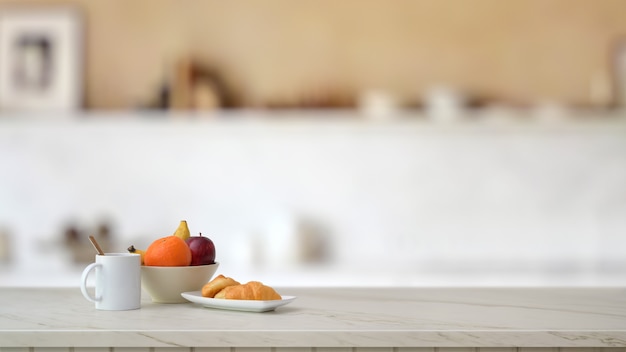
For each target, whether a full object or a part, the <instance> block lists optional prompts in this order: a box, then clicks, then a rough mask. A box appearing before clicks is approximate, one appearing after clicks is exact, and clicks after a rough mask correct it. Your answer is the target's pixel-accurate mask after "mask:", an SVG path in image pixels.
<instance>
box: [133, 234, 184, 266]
mask: <svg viewBox="0 0 626 352" xmlns="http://www.w3.org/2000/svg"><path fill="white" fill-rule="evenodd" d="M143 262H144V264H145V265H148V266H187V265H189V264H191V250H190V249H189V246H188V245H187V243H186V242H185V241H184V240H182V239H181V238H180V237H177V236H165V237H162V238H159V239H158V240H156V241H154V242H152V244H151V245H150V246H148V248H147V249H146V253H145V254H144V257H143Z"/></svg>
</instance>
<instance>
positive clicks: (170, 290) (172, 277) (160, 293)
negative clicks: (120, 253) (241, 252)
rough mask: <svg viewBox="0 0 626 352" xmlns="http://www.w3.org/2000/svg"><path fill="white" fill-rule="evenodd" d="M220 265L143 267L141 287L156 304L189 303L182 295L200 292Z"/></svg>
mask: <svg viewBox="0 0 626 352" xmlns="http://www.w3.org/2000/svg"><path fill="white" fill-rule="evenodd" d="M218 266H219V263H217V262H216V263H214V264H209V265H192V266H147V265H142V266H141V287H143V289H144V290H145V291H146V292H147V293H148V294H149V295H150V297H151V298H152V302H155V303H187V302H189V301H187V300H186V299H185V298H183V297H182V296H181V295H180V294H181V293H183V292H188V291H198V290H201V289H202V286H204V284H206V283H207V282H209V281H210V280H211V278H212V277H213V275H214V274H215V271H216V270H217V267H218Z"/></svg>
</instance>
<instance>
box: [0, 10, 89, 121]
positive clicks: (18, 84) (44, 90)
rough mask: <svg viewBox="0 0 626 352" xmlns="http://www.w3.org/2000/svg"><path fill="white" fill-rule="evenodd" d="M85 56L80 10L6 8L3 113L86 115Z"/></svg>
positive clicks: (1, 20)
mask: <svg viewBox="0 0 626 352" xmlns="http://www.w3.org/2000/svg"><path fill="white" fill-rule="evenodd" d="M82 56H83V47H82V24H81V16H80V13H79V11H78V10H77V9H75V8H70V7H46V8H36V7H28V8H0V111H2V112H7V111H9V112H11V111H72V110H78V109H80V108H81V107H82V67H83V65H82V64H83V62H82Z"/></svg>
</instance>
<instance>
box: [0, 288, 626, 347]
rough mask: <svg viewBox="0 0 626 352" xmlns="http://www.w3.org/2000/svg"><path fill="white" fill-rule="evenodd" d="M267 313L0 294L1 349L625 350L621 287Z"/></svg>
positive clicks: (372, 291)
mask: <svg viewBox="0 0 626 352" xmlns="http://www.w3.org/2000/svg"><path fill="white" fill-rule="evenodd" d="M277 291H278V292H280V293H281V294H283V295H295V296H297V297H298V298H297V299H296V300H295V301H294V302H292V303H291V304H288V305H285V306H282V307H279V308H277V309H276V310H275V311H272V312H265V313H250V312H237V311H225V310H216V309H211V308H204V307H202V306H200V305H196V304H192V303H183V304H154V303H152V302H151V301H150V299H149V297H148V296H147V295H144V296H143V297H142V306H141V309H138V310H132V311H114V312H111V311H98V310H96V309H95V308H94V305H93V303H90V302H87V301H86V300H85V299H84V298H83V297H82V295H81V293H80V289H78V288H74V287H70V288H3V289H2V290H0V302H2V304H0V347H67V346H74V347H246V346H247V347H251V346H256V347H312V346H317V347H347V346H360V347H626V288H622V287H614V288H611V287H604V288H591V287H586V288H585V287H577V288H558V287H551V288H532V287H524V288H513V287H506V288H494V287H490V288H484V287H483V288H453V287H442V288H436V287H422V288H392V287H385V288H382V287H376V288H363V287H361V288H355V287H353V288H348V287H342V288H330V287H324V288H306V287H292V288H289V287H280V288H277Z"/></svg>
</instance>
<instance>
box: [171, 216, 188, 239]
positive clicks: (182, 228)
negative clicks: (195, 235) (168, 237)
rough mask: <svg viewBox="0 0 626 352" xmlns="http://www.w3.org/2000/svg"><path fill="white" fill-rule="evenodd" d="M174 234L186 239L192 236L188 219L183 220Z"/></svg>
mask: <svg viewBox="0 0 626 352" xmlns="http://www.w3.org/2000/svg"><path fill="white" fill-rule="evenodd" d="M174 236H176V237H178V238H180V239H182V240H183V241H186V240H187V239H188V238H189V237H191V233H189V227H187V221H186V220H181V221H180V224H179V225H178V228H177V229H176V231H175V232H174Z"/></svg>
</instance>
